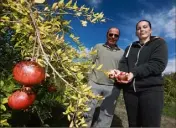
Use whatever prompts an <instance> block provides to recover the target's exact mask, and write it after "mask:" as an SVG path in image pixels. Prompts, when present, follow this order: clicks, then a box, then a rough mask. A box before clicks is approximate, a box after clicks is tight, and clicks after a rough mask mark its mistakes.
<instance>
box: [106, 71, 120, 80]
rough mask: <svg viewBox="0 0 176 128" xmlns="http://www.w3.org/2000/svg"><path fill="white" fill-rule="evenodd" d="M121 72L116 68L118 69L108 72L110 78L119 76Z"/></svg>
mask: <svg viewBox="0 0 176 128" xmlns="http://www.w3.org/2000/svg"><path fill="white" fill-rule="evenodd" d="M119 74H120V71H119V70H116V69H113V70H110V71H109V72H108V76H109V78H110V79H114V78H117V77H118V75H119Z"/></svg>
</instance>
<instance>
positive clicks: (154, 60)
mask: <svg viewBox="0 0 176 128" xmlns="http://www.w3.org/2000/svg"><path fill="white" fill-rule="evenodd" d="M155 43H157V44H156V47H155V48H154V49H153V52H152V54H151V57H150V59H149V61H148V63H145V64H142V65H139V66H137V67H135V68H134V69H133V70H132V71H131V72H132V73H133V74H134V77H141V78H143V77H147V76H149V75H159V74H161V73H162V72H163V71H164V70H165V68H166V66H167V62H168V48H167V45H166V42H165V41H164V40H163V39H159V40H158V41H157V42H155Z"/></svg>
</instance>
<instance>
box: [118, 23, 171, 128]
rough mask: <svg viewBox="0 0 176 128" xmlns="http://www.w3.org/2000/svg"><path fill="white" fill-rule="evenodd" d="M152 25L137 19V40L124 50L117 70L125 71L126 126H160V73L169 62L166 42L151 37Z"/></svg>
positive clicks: (161, 107)
mask: <svg viewBox="0 0 176 128" xmlns="http://www.w3.org/2000/svg"><path fill="white" fill-rule="evenodd" d="M151 33H152V27H151V23H150V22H149V21H147V20H140V21H139V22H138V23H137V24H136V36H137V37H138V38H139V41H136V42H133V43H132V44H131V45H130V46H129V47H127V48H126V50H125V53H124V55H123V58H122V60H121V62H120V65H119V70H120V71H123V72H127V75H126V76H127V78H126V79H127V80H126V81H123V80H119V79H117V81H118V82H120V83H122V85H123V95H124V101H125V106H126V110H127V114H128V122H129V127H160V122H161V113H162V109H163V95H164V94H163V93H164V91H163V78H162V72H163V71H164V69H165V68H166V65H167V62H168V50H167V45H166V42H165V41H164V40H163V39H162V38H159V37H156V36H151Z"/></svg>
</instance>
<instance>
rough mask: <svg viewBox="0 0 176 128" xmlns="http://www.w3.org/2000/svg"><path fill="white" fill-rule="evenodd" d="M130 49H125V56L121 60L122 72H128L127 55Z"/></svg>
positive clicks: (120, 68)
mask: <svg viewBox="0 0 176 128" xmlns="http://www.w3.org/2000/svg"><path fill="white" fill-rule="evenodd" d="M128 49H129V47H127V48H126V49H125V52H124V53H123V56H122V58H121V60H120V61H119V70H120V71H124V72H128V61H127V58H126V54H127V51H128Z"/></svg>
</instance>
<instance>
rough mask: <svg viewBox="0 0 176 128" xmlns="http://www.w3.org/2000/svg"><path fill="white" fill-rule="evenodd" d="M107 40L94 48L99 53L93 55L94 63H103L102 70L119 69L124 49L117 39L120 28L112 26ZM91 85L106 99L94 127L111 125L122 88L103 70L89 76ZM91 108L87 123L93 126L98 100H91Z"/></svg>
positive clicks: (94, 90) (93, 89)
mask: <svg viewBox="0 0 176 128" xmlns="http://www.w3.org/2000/svg"><path fill="white" fill-rule="evenodd" d="M106 36H107V41H106V43H105V44H97V45H96V46H95V48H94V49H96V50H97V54H96V55H93V56H92V61H93V63H94V64H96V65H97V66H98V65H101V64H103V66H102V70H104V71H110V70H112V69H118V64H119V61H120V59H121V57H122V56H123V53H124V51H123V50H122V49H121V48H119V47H118V45H117V41H118V39H119V36H120V31H119V29H118V28H115V27H112V28H110V29H109V30H108V32H107V35H106ZM89 85H90V86H92V91H93V92H94V94H96V95H98V94H99V95H102V96H103V97H104V100H103V101H102V103H101V105H100V113H99V117H98V120H96V122H95V123H94V124H93V127H100V128H103V127H104V128H105V127H106V128H108V127H110V126H111V123H112V119H113V115H114V110H115V106H116V100H117V98H118V96H119V94H120V89H119V88H118V87H117V86H114V81H113V80H112V79H109V77H108V76H107V75H105V74H104V73H103V72H102V71H98V70H96V69H94V70H92V72H91V74H90V76H89ZM89 105H90V107H91V110H90V111H89V112H88V113H87V115H86V123H87V125H88V127H91V124H92V119H93V114H94V112H95V108H96V106H97V100H94V99H93V100H91V101H90V103H89Z"/></svg>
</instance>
